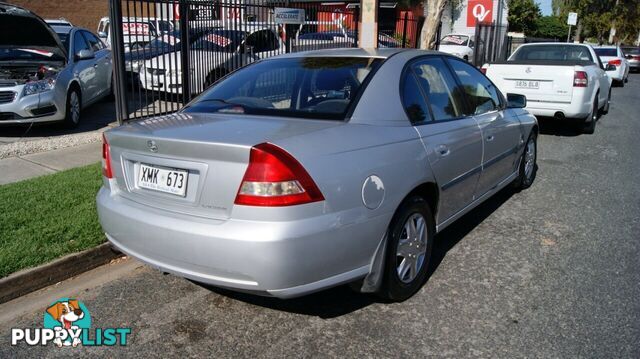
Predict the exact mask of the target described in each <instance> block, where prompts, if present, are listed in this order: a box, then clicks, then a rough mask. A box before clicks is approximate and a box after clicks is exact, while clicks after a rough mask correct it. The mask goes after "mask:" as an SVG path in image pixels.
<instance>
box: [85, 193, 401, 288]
mask: <svg viewBox="0 0 640 359" xmlns="http://www.w3.org/2000/svg"><path fill="white" fill-rule="evenodd" d="M97 206H98V215H99V218H100V223H101V224H102V227H103V229H104V230H105V232H106V234H107V238H108V239H109V241H110V242H111V243H112V244H113V245H114V246H116V247H117V248H119V249H120V250H122V251H123V252H124V253H127V254H129V255H131V256H132V257H135V258H137V259H139V260H141V261H143V262H145V263H147V264H149V265H151V266H153V267H156V268H159V269H160V270H162V271H165V272H169V273H173V274H176V275H178V276H182V277H185V278H189V279H192V280H195V281H198V282H203V283H207V284H212V285H215V286H220V287H226V288H230V289H236V290H241V291H249V292H253V293H258V294H263V295H270V296H275V297H279V298H291V297H296V296H300V295H304V294H308V293H312V292H315V291H318V290H322V289H324V288H328V287H332V286H335V285H339V284H342V283H346V282H350V281H353V280H356V279H358V278H361V277H364V276H365V275H366V274H367V273H368V272H369V266H370V262H371V259H372V257H373V255H374V252H375V250H376V248H377V245H378V243H379V241H380V239H381V238H382V234H383V233H384V228H383V227H385V226H386V225H384V224H383V225H382V226H381V223H385V221H386V218H385V221H383V220H382V218H380V217H376V218H374V219H370V220H367V221H362V222H358V223H350V224H340V223H341V221H343V218H344V214H343V213H333V214H323V215H321V216H318V217H314V218H307V219H301V220H295V221H288V222H259V221H245V220H243V221H240V220H231V219H229V220H210V219H200V218H197V217H189V216H182V215H176V214H174V213H167V212H164V211H162V210H157V209H154V208H151V207H148V206H144V205H141V204H138V203H136V202H133V201H130V200H127V199H124V198H122V197H120V196H117V195H112V194H111V192H110V191H109V190H108V189H106V188H102V189H101V190H100V192H99V193H98V196H97ZM389 219H390V216H389ZM381 230H382V231H381Z"/></svg>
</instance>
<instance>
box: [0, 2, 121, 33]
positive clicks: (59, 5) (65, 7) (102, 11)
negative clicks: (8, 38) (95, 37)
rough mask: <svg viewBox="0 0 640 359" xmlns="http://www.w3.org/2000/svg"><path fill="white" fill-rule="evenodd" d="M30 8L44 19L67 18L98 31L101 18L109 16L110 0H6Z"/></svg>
mask: <svg viewBox="0 0 640 359" xmlns="http://www.w3.org/2000/svg"><path fill="white" fill-rule="evenodd" d="M4 1H6V2H9V3H11V4H15V5H18V6H20V7H23V8H26V9H29V10H31V11H33V12H34V13H36V14H38V16H40V17H41V18H43V19H57V18H61V17H63V18H65V19H67V20H69V21H71V23H72V24H74V25H76V26H80V27H84V28H87V29H89V30H91V31H96V29H97V28H98V22H99V21H100V18H102V17H104V16H109V2H108V0H62V1H60V0H4Z"/></svg>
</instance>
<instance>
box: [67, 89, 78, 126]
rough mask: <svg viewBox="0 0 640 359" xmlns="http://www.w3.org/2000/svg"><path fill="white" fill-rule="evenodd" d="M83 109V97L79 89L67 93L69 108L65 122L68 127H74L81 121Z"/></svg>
mask: <svg viewBox="0 0 640 359" xmlns="http://www.w3.org/2000/svg"><path fill="white" fill-rule="evenodd" d="M81 109H82V98H81V97H80V91H78V90H77V89H71V90H69V93H68V94H67V110H66V114H65V118H64V124H65V127H67V128H74V127H76V126H78V124H79V123H80V111H81Z"/></svg>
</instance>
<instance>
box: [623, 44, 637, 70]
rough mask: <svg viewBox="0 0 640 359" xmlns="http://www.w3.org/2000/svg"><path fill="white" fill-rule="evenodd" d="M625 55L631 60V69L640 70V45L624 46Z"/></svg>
mask: <svg viewBox="0 0 640 359" xmlns="http://www.w3.org/2000/svg"><path fill="white" fill-rule="evenodd" d="M622 52H624V57H625V58H626V59H627V61H629V71H638V70H640V47H628V46H625V47H623V48H622Z"/></svg>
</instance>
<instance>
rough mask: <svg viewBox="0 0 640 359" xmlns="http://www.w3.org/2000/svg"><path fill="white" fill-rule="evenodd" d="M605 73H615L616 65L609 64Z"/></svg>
mask: <svg viewBox="0 0 640 359" xmlns="http://www.w3.org/2000/svg"><path fill="white" fill-rule="evenodd" d="M604 70H605V71H615V70H616V66H615V65H611V64H607V66H605V67H604Z"/></svg>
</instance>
